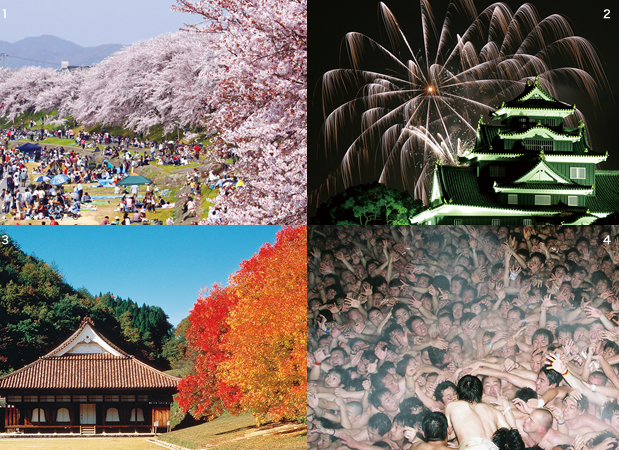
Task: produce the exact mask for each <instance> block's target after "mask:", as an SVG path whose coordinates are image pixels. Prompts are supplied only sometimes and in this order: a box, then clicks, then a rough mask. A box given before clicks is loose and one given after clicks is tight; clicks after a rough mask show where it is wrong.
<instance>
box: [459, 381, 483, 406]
mask: <svg viewBox="0 0 619 450" xmlns="http://www.w3.org/2000/svg"><path fill="white" fill-rule="evenodd" d="M483 390H484V388H483V385H482V383H481V380H480V379H479V378H477V377H474V376H472V375H465V376H463V377H462V378H460V381H458V398H459V399H460V400H464V401H466V402H469V403H479V402H481V396H482V393H483Z"/></svg>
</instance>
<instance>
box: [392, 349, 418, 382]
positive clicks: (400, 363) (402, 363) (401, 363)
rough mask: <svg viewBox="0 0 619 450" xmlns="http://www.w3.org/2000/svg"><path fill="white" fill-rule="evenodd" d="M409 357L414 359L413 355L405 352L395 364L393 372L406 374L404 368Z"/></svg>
mask: <svg viewBox="0 0 619 450" xmlns="http://www.w3.org/2000/svg"><path fill="white" fill-rule="evenodd" d="M411 359H415V358H414V356H413V355H410V354H408V353H406V354H405V355H404V356H403V357H402V359H401V360H400V361H398V363H397V364H396V366H395V373H397V374H398V375H400V376H401V377H403V376H405V375H406V368H407V367H408V363H409V362H410V360H411Z"/></svg>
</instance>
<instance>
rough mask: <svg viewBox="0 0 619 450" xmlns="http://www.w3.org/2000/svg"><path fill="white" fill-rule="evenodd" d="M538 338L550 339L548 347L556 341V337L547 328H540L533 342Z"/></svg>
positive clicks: (534, 334)
mask: <svg viewBox="0 0 619 450" xmlns="http://www.w3.org/2000/svg"><path fill="white" fill-rule="evenodd" d="M538 336H546V338H547V339H548V345H550V344H552V341H554V339H555V337H554V335H553V334H552V331H550V330H547V329H546V328H538V329H537V330H535V332H534V333H533V337H532V338H531V340H533V341H534V340H535V338H536V337H538Z"/></svg>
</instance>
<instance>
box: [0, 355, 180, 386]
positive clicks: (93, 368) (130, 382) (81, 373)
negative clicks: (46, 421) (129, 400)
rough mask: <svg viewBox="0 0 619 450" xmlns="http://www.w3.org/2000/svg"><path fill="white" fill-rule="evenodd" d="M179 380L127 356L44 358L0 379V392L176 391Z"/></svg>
mask: <svg viewBox="0 0 619 450" xmlns="http://www.w3.org/2000/svg"><path fill="white" fill-rule="evenodd" d="M179 381H180V379H179V378H176V377H173V376H170V375H167V374H165V373H163V372H160V371H158V370H156V369H153V368H152V367H149V366H148V365H146V364H144V363H142V362H140V361H137V360H136V359H135V358H133V357H130V356H114V355H111V354H107V353H94V354H65V355H63V356H52V357H43V358H40V359H38V360H36V361H35V362H33V363H32V364H29V365H27V366H26V367H23V368H21V369H19V370H16V371H15V372H13V373H11V374H9V375H5V376H4V377H2V378H0V389H141V388H145V389H152V388H176V387H177V385H178V382H179Z"/></svg>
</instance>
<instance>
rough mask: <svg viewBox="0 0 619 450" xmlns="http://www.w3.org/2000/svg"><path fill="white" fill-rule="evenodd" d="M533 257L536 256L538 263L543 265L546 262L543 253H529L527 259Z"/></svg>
mask: <svg viewBox="0 0 619 450" xmlns="http://www.w3.org/2000/svg"><path fill="white" fill-rule="evenodd" d="M534 256H537V258H538V259H539V262H540V263H541V264H542V265H543V264H544V263H545V262H546V255H544V254H543V253H540V252H533V253H531V255H530V256H529V259H531V258H533V257H534Z"/></svg>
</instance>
